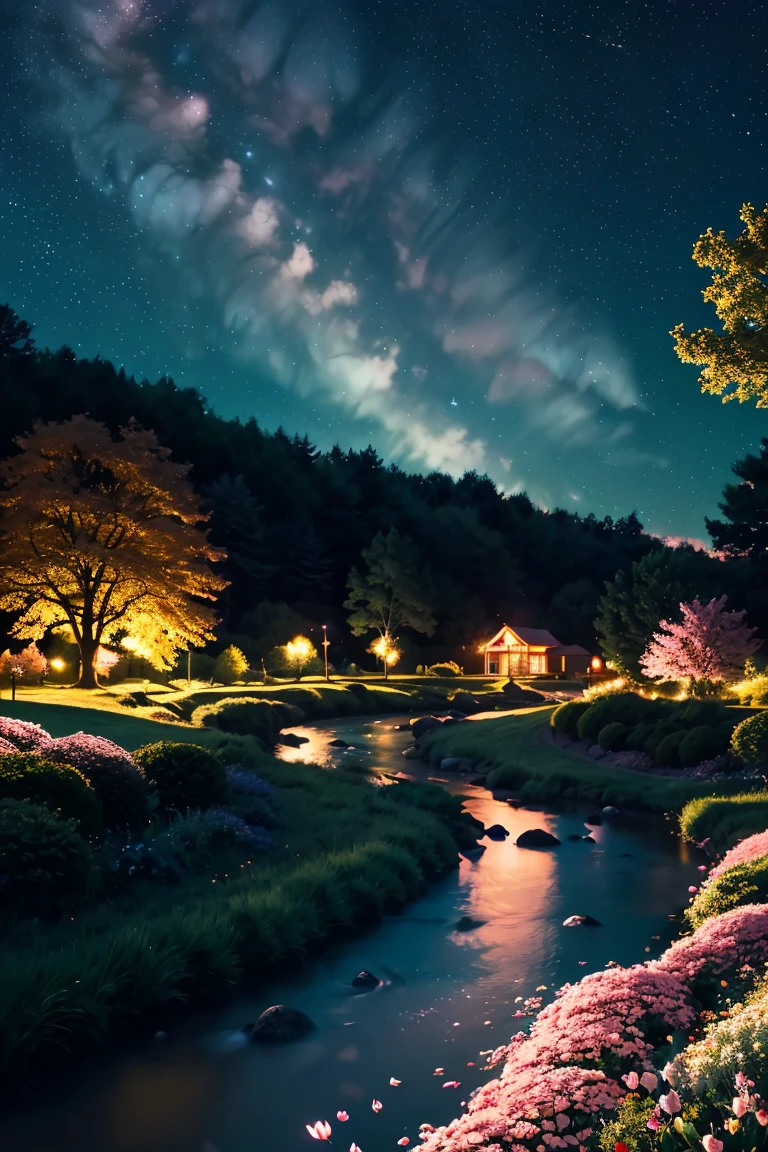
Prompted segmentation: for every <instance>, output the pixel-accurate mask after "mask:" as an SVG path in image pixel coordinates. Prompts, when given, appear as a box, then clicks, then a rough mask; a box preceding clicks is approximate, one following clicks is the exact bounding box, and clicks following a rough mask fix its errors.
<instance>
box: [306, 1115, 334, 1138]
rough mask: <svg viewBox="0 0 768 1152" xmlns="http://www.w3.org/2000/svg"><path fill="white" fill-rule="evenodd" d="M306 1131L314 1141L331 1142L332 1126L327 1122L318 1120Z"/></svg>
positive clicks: (309, 1125)
mask: <svg viewBox="0 0 768 1152" xmlns="http://www.w3.org/2000/svg"><path fill="white" fill-rule="evenodd" d="M306 1129H307V1132H309V1134H310V1136H311V1137H312V1139H313V1140H330V1138H331V1126H330V1124H329V1123H328V1121H327V1120H317V1121H316V1122H315V1123H314V1124H307V1125H306Z"/></svg>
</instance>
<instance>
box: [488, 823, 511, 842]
mask: <svg viewBox="0 0 768 1152" xmlns="http://www.w3.org/2000/svg"><path fill="white" fill-rule="evenodd" d="M485 835H486V836H487V837H488V839H489V840H506V838H507V836H509V829H508V828H505V827H504V825H503V824H491V826H490V828H486V830H485Z"/></svg>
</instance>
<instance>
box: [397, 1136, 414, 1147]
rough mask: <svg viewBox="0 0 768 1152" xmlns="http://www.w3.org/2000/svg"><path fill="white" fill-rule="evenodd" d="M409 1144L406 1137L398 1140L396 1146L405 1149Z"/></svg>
mask: <svg viewBox="0 0 768 1152" xmlns="http://www.w3.org/2000/svg"><path fill="white" fill-rule="evenodd" d="M410 1142H411V1141H410V1139H409V1138H408V1137H407V1136H403V1137H402V1139H400V1140H398V1144H399V1145H400V1147H401V1148H407V1147H408V1145H409V1144H410Z"/></svg>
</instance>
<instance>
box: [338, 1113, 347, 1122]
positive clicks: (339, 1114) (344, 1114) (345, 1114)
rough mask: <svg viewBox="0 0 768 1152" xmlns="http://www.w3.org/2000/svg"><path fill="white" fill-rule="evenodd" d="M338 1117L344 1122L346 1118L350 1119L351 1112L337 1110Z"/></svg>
mask: <svg viewBox="0 0 768 1152" xmlns="http://www.w3.org/2000/svg"><path fill="white" fill-rule="evenodd" d="M336 1119H337V1120H341V1122H342V1124H343V1123H344V1122H345V1121H346V1120H349V1112H337V1113H336Z"/></svg>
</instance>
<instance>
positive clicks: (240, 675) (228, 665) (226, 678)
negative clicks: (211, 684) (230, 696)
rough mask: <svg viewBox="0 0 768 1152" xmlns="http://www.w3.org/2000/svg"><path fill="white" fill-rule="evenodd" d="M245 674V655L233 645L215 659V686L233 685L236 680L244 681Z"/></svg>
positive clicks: (246, 668) (246, 669) (246, 667)
mask: <svg viewBox="0 0 768 1152" xmlns="http://www.w3.org/2000/svg"><path fill="white" fill-rule="evenodd" d="M247 672H248V661H247V660H246V658H245V654H244V653H243V652H241V650H240V649H239V648H237V647H235V645H234V644H230V645H229V647H228V648H225V649H224V651H223V652H220V653H219V655H218V656H217V657H216V663H215V664H214V666H213V679H214V680H215V681H216V683H217V684H235V683H236V682H237V681H238V680H244V679H245V677H246V675H247Z"/></svg>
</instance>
